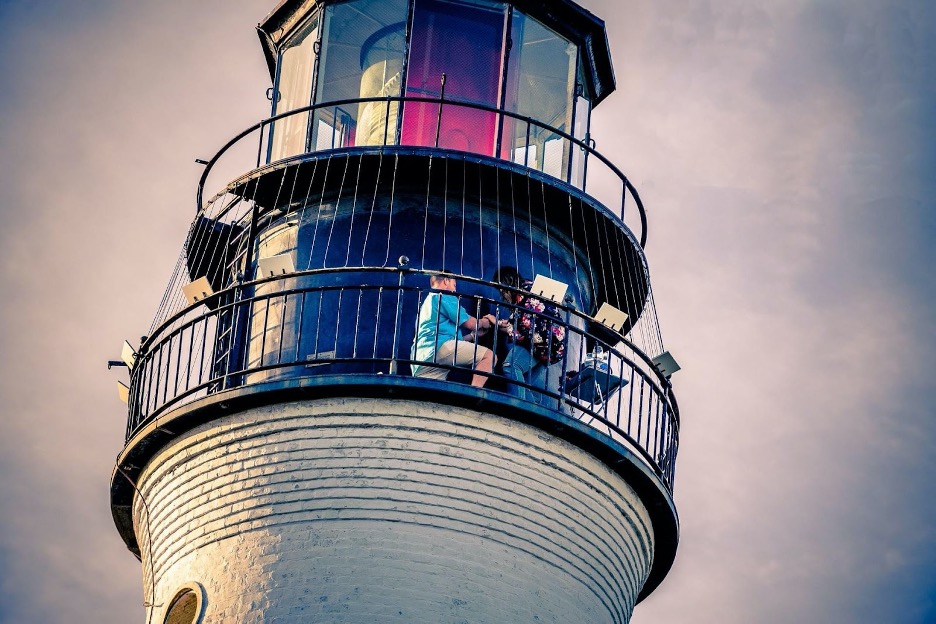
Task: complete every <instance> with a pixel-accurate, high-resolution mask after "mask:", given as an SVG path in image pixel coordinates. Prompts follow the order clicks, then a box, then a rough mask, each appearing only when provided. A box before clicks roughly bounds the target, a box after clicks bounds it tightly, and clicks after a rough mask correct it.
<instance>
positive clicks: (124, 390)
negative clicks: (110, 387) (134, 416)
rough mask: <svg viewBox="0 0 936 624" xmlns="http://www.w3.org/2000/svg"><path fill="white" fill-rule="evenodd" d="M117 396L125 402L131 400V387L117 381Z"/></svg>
mask: <svg viewBox="0 0 936 624" xmlns="http://www.w3.org/2000/svg"><path fill="white" fill-rule="evenodd" d="M117 397H118V398H120V400H121V401H123V402H124V403H129V402H130V387H129V386H127V384H125V383H123V382H121V381H118V382H117Z"/></svg>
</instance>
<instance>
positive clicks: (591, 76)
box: [257, 0, 615, 106]
mask: <svg viewBox="0 0 936 624" xmlns="http://www.w3.org/2000/svg"><path fill="white" fill-rule="evenodd" d="M506 2H508V3H509V4H511V5H513V6H515V7H517V8H518V9H520V10H521V11H523V12H524V13H526V14H527V15H529V16H531V17H533V18H535V19H537V20H539V21H540V22H541V23H542V24H544V25H545V26H547V27H549V28H551V29H552V30H554V31H556V32H557V33H559V34H560V35H562V36H564V37H566V38H567V39H569V40H570V41H572V42H573V43H575V44H576V45H578V46H580V48H581V49H582V51H583V57H584V60H585V67H586V68H587V72H586V73H587V80H588V81H589V82H590V83H591V84H590V85H589V87H590V89H591V91H592V93H593V94H594V99H593V101H592V106H595V105H597V104H598V103H599V102H601V101H602V100H603V99H604V98H606V97H607V96H608V95H610V94H611V92H613V91H614V88H615V82H614V69H613V67H612V65H611V50H610V48H609V46H608V35H607V32H606V31H605V25H604V21H603V20H601V19H599V18H598V17H596V16H595V15H593V14H592V13H590V12H589V11H587V10H585V9H583V8H582V7H580V6H579V5H578V4H576V3H574V2H571V0H547V1H546V2H542V1H536V0H506ZM332 3H333V0H281V2H280V3H279V4H278V5H277V6H276V8H275V9H273V11H272V12H271V13H270V14H269V15H268V16H267V17H266V18H264V19H263V21H261V22H260V23H259V24H258V25H257V33H258V34H259V36H260V41H261V43H262V45H263V52H264V55H265V56H266V61H267V66H268V67H269V69H270V76H271V78H274V79H275V74H276V50H277V48H278V47H279V45H280V44H281V43H282V41H283V39H285V38H286V37H287V36H289V35H290V34H291V33H292V31H293V29H294V27H295V26H296V25H298V24H299V23H300V22H301V21H302V20H303V19H304V18H305V17H306V16H307V15H308V14H309V13H310V12H311V11H312V10H313V9H314V8H315V7H317V6H319V5H324V4H332Z"/></svg>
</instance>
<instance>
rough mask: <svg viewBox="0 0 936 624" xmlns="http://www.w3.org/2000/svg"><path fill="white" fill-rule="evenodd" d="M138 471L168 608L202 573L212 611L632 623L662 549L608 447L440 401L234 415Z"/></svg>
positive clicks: (156, 595)
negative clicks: (603, 454) (596, 448)
mask: <svg viewBox="0 0 936 624" xmlns="http://www.w3.org/2000/svg"><path fill="white" fill-rule="evenodd" d="M138 485H139V489H140V492H141V493H142V495H143V497H145V500H146V505H143V504H142V501H141V500H140V496H139V495H137V496H136V497H135V498H134V509H133V512H134V525H135V533H136V535H137V539H138V540H139V543H140V548H141V551H142V556H143V572H144V578H143V583H144V595H145V596H146V599H147V602H152V604H154V605H156V606H155V607H154V608H155V612H154V613H153V614H152V615H153V618H152V621H153V622H162V618H163V617H164V615H165V612H166V609H167V608H168V606H169V603H170V601H171V600H172V598H173V596H174V595H175V594H176V592H177V591H178V590H179V589H180V588H181V587H182V586H185V585H191V584H193V583H197V584H200V585H201V587H202V588H203V590H204V595H205V604H204V619H203V620H202V621H203V622H209V623H213V622H237V623H240V622H268V623H273V622H275V623H277V624H298V623H299V622H328V623H336V624H337V623H356V624H369V623H373V622H407V623H416V624H419V623H424V624H440V623H451V624H456V623H467V622H471V623H472V624H482V623H491V624H494V623H497V624H513V623H519V622H535V623H547V622H548V623H555V624H570V623H577V622H588V623H603V622H609V623H623V622H627V621H628V620H629V619H630V615H631V612H632V610H633V607H634V604H635V601H636V597H637V595H638V593H639V591H640V588H641V587H642V586H643V583H644V581H645V580H646V578H647V575H648V573H649V570H650V567H651V558H652V553H653V552H654V548H653V539H654V536H653V533H652V529H651V526H650V519H649V516H648V514H647V511H646V509H645V508H644V506H643V505H642V504H641V502H640V500H639V499H638V498H637V496H636V495H635V494H634V492H633V490H632V489H631V488H630V487H629V486H628V485H627V483H626V482H625V481H624V480H623V479H622V478H621V477H620V476H618V475H617V474H616V473H614V472H613V471H612V470H611V469H610V468H608V467H607V466H606V465H604V464H603V463H601V462H599V461H598V460H597V459H596V458H594V457H593V456H591V455H589V454H588V453H586V452H584V451H583V450H581V449H580V448H578V447H576V446H574V445H572V444H569V443H567V442H565V441H563V440H561V439H559V438H557V437H555V436H553V435H549V434H547V433H545V432H543V431H541V430H539V429H536V428H533V427H531V426H528V425H525V424H522V423H519V422H516V421H512V420H509V419H505V418H501V417H498V416H492V415H490V414H485V413H481V412H477V411H474V410H470V409H464V408H454V407H444V406H439V405H437V404H432V403H421V402H413V401H402V400H375V399H323V400H316V401H304V402H293V403H283V404H278V405H275V406H271V407H265V408H256V409H251V410H247V411H243V412H240V413H236V414H232V415H228V416H225V417H222V418H219V419H217V420H213V421H211V422H208V423H206V424H204V425H202V426H201V427H199V428H197V429H194V430H192V431H190V432H189V433H187V434H184V435H181V436H179V437H177V438H175V439H174V440H173V441H172V442H171V443H170V444H168V445H167V446H166V447H165V448H163V449H162V450H161V451H160V452H159V453H158V454H157V455H156V456H155V457H154V458H153V459H152V460H151V461H150V462H149V464H148V465H147V466H146V467H145V469H144V471H143V473H142V474H141V476H140V479H139V484H138ZM151 571H152V572H151ZM154 575H155V586H154V585H153V578H154ZM148 621H149V620H148Z"/></svg>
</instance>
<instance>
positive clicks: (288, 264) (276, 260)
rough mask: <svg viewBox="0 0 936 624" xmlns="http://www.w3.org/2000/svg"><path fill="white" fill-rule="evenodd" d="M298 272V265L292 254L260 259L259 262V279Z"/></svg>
mask: <svg viewBox="0 0 936 624" xmlns="http://www.w3.org/2000/svg"><path fill="white" fill-rule="evenodd" d="M295 272H296V264H295V263H294V262H293V259H292V254H291V253H284V254H279V255H278V256H271V257H269V258H260V260H258V261H257V278H258V279H259V278H261V277H274V276H276V275H287V274H289V273H295Z"/></svg>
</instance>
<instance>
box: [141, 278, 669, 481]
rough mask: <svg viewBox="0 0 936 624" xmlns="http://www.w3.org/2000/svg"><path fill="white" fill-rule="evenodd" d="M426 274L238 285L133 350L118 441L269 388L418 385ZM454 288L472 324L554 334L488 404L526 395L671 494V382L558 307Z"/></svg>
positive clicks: (618, 339) (492, 287) (475, 282)
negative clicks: (169, 416)
mask: <svg viewBox="0 0 936 624" xmlns="http://www.w3.org/2000/svg"><path fill="white" fill-rule="evenodd" d="M430 273H431V272H427V271H418V270H411V269H391V268H388V267H384V268H376V267H375V268H373V269H370V270H367V271H362V270H361V269H354V270H347V269H346V270H326V271H306V272H297V273H292V274H287V275H279V276H274V277H267V278H263V279H260V280H256V281H252V282H247V283H243V284H238V285H235V286H233V287H230V288H227V289H225V290H223V291H220V292H218V293H214V294H213V295H211V296H209V297H207V298H205V299H202V300H200V301H197V302H195V303H193V304H191V305H189V306H188V307H186V308H184V309H183V310H181V311H180V312H178V313H176V314H175V315H173V316H172V317H170V318H169V319H167V320H166V322H164V323H163V324H162V325H161V326H160V327H159V328H158V329H157V331H155V332H154V333H153V334H151V335H150V336H149V337H148V338H147V340H146V342H145V343H144V344H143V345H142V347H141V349H140V353H139V356H138V360H137V362H136V365H135V366H134V369H133V370H132V372H131V385H130V398H129V404H128V422H127V435H126V439H127V440H130V439H131V438H132V437H133V436H134V435H135V434H136V432H137V431H138V430H140V429H141V428H143V427H145V426H146V425H147V424H148V423H149V422H150V421H152V420H154V419H158V418H159V417H161V416H162V415H163V414H164V413H166V412H168V411H171V410H174V409H176V408H178V407H180V406H182V405H184V404H188V403H192V402H195V401H197V400H199V399H200V398H201V397H204V396H210V395H213V394H218V393H220V392H223V391H225V390H228V389H230V388H235V387H247V386H252V385H258V384H262V383H263V382H266V381H270V380H274V379H275V380H280V381H284V380H291V379H307V378H316V377H328V376H330V375H334V374H340V375H348V376H350V377H354V376H357V375H361V374H364V375H368V374H370V375H373V374H378V375H392V376H395V377H397V378H399V379H400V380H401V383H407V382H409V383H416V382H418V381H420V379H419V378H416V377H412V376H410V375H409V374H408V371H407V368H408V367H409V366H410V365H411V364H421V363H420V362H416V361H414V360H413V359H412V358H413V356H412V354H411V353H410V348H409V345H410V344H411V343H412V341H413V335H414V332H415V327H414V321H415V319H416V318H417V316H418V308H419V306H420V304H421V302H422V301H423V300H424V298H425V297H426V296H427V295H428V294H429V293H430V292H432V289H431V288H426V287H425V285H424V284H423V282H424V281H425V280H426V279H427V275H428V274H430ZM460 279H461V280H462V281H463V282H464V283H465V286H464V292H463V293H459V294H453V296H455V297H457V298H458V305H460V306H463V307H464V308H465V309H469V310H475V309H477V310H479V312H477V313H476V315H477V316H478V317H479V318H480V316H482V314H481V312H480V310H482V309H486V310H488V312H487V313H489V314H490V313H493V315H494V316H495V317H497V318H507V317H510V318H515V315H516V314H518V313H520V312H524V313H525V314H528V315H530V316H531V318H532V322H546V323H548V325H549V327H551V328H555V329H556V330H557V331H558V332H559V333H558V334H556V335H558V336H559V338H557V340H561V341H562V343H563V345H564V346H563V349H562V352H561V355H559V357H558V358H557V359H556V360H555V364H552V365H547V366H545V369H543V370H542V372H541V376H540V378H539V379H538V381H535V382H534V381H533V380H532V379H526V380H524V381H518V380H515V379H513V378H510V377H508V376H506V375H505V374H503V373H500V372H497V371H496V370H495V371H493V372H491V373H485V375H486V377H487V380H488V387H489V388H493V389H494V390H495V392H494V393H493V394H492V395H491V396H492V397H500V398H502V399H503V400H505V401H508V402H509V401H510V400H512V399H511V396H515V395H519V396H524V395H525V396H527V397H528V398H527V401H529V402H534V403H542V404H544V405H546V404H549V405H551V406H552V409H553V411H557V412H567V413H569V414H573V415H575V416H576V417H577V418H580V419H581V420H583V421H584V420H587V421H588V422H589V423H592V424H590V426H592V427H593V428H596V429H597V430H599V432H600V433H601V435H605V436H607V437H609V438H618V439H619V440H622V441H625V442H626V443H628V444H631V445H633V447H634V448H635V450H636V452H637V453H638V454H640V455H641V456H642V457H643V460H644V461H645V462H646V463H647V464H648V465H649V466H651V467H652V468H653V470H654V471H656V472H657V473H659V474H660V475H661V476H662V478H663V480H664V482H665V483H666V485H667V487H669V488H670V489H672V485H673V479H674V474H675V460H676V454H677V450H678V439H679V410H678V406H677V404H676V401H675V397H674V395H673V393H672V387H671V385H670V383H669V380H668V379H667V378H666V377H665V376H664V375H663V374H662V373H661V371H660V370H659V369H657V368H656V366H655V365H654V364H653V362H652V360H651V359H650V358H649V357H648V356H647V355H646V354H645V353H643V351H642V350H640V349H639V348H637V347H636V346H635V345H634V344H633V343H631V342H630V341H628V340H627V339H626V338H624V337H622V336H620V335H619V334H614V333H612V334H611V335H612V336H614V338H613V340H614V342H610V341H609V340H608V338H607V337H606V336H607V331H608V330H604V331H602V332H598V331H596V330H595V329H593V328H595V327H602V326H601V325H600V324H599V323H597V322H596V321H594V319H591V318H590V317H588V316H587V315H584V314H582V313H581V312H578V311H577V310H575V309H574V308H572V307H571V306H568V305H560V304H556V308H557V312H555V313H554V314H555V315H553V316H547V315H546V313H534V312H531V311H529V310H528V309H526V308H521V307H520V306H518V305H517V304H513V303H506V302H505V301H504V300H503V299H491V298H489V297H488V296H487V295H489V294H491V293H501V292H503V291H504V290H513V291H514V294H517V295H519V294H522V292H523V291H520V290H516V289H509V288H506V287H504V286H503V285H502V284H495V283H491V282H487V281H485V280H479V279H476V278H470V277H466V276H463V277H461V278H460ZM498 296H499V295H498ZM323 311H324V312H325V314H324V315H323ZM342 319H343V320H342ZM560 330H561V331H560ZM498 334H499V332H495V333H494V334H492V335H491V336H489V337H487V338H485V340H492V341H493V342H492V343H491V344H489V345H488V347H489V348H491V349H492V350H493V351H494V353H497V352H498V348H499V347H500V348H509V347H510V343H509V341H508V342H501V343H499V342H498V339H499V336H498ZM550 340H552V338H550ZM550 350H551V346H550ZM435 366H436V367H437V368H442V369H446V370H448V371H450V372H454V373H455V375H454V378H453V379H451V380H449V381H446V382H445V383H447V384H449V385H450V386H452V387H453V388H457V387H458V386H459V384H458V376H459V375H463V374H465V372H467V371H464V370H463V369H460V368H458V367H455V366H449V365H444V364H436V365H435ZM403 380H405V381H403Z"/></svg>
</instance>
